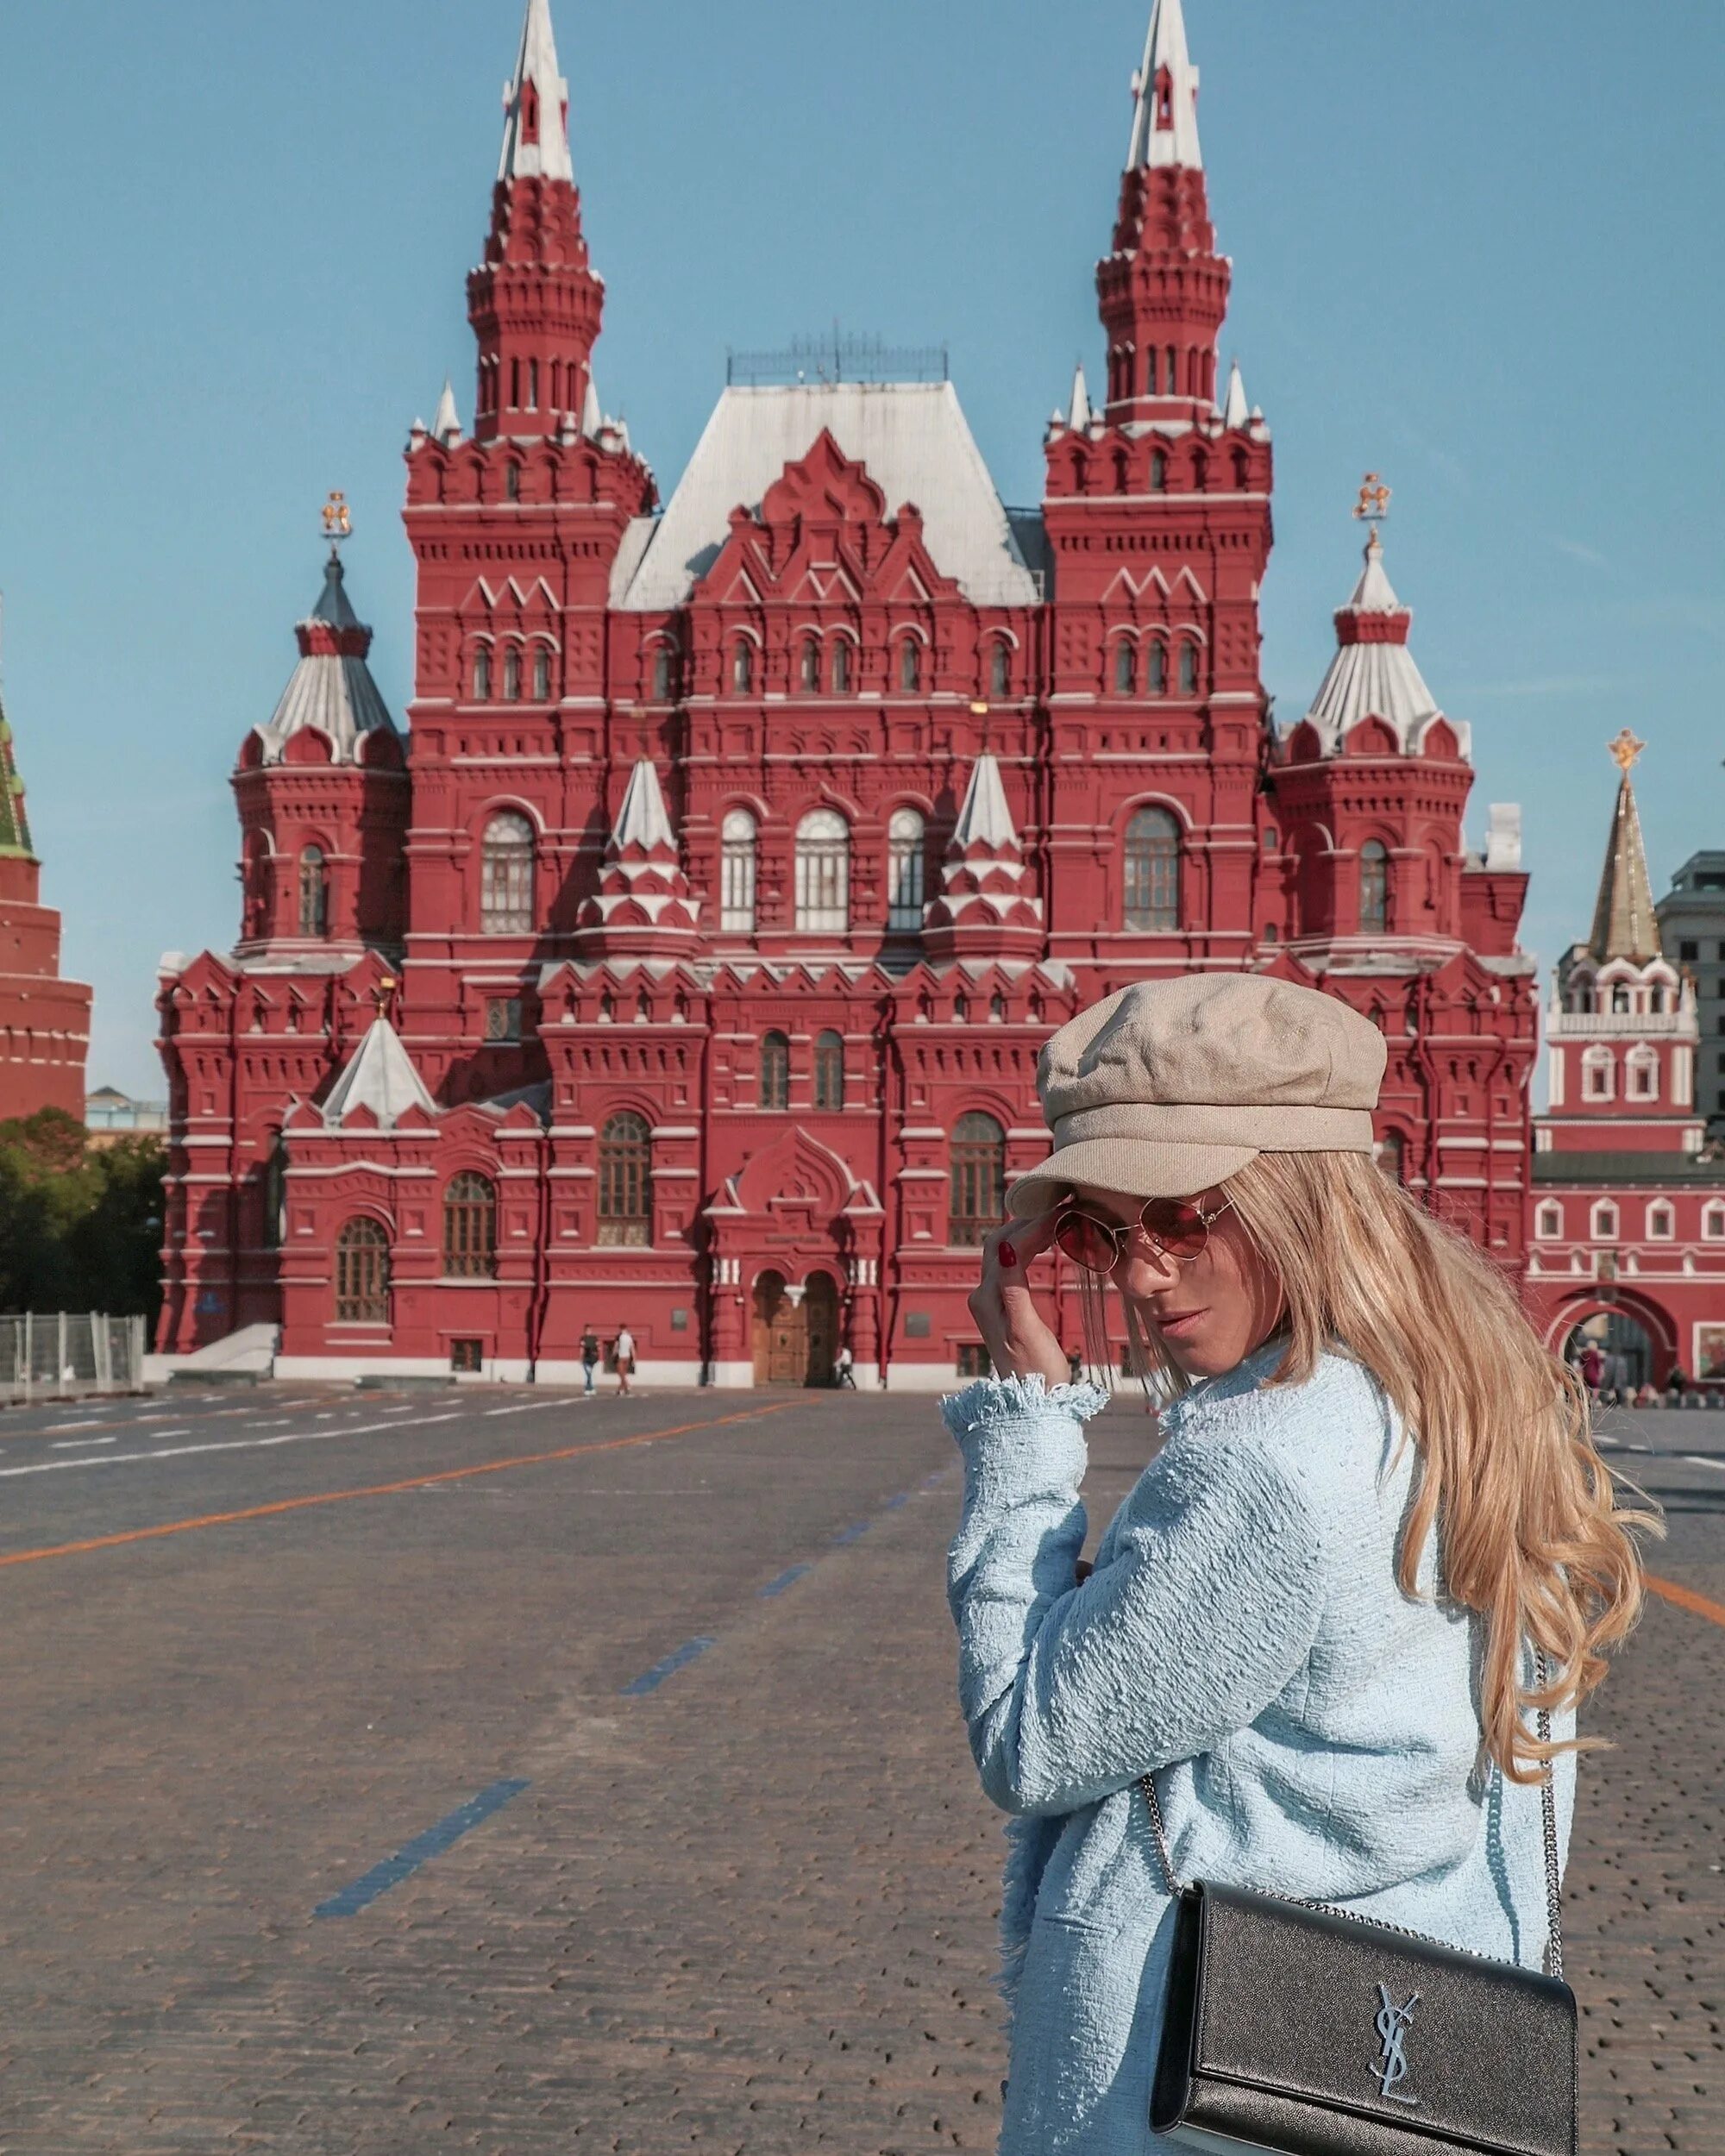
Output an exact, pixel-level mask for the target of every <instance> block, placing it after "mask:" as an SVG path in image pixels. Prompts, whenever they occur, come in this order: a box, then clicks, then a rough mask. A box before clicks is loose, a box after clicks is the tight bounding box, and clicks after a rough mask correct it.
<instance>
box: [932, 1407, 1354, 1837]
mask: <svg viewBox="0 0 1725 2156" xmlns="http://www.w3.org/2000/svg"><path fill="white" fill-rule="evenodd" d="M1100 1405H1101V1395H1099V1394H1097V1393H1095V1391H1094V1390H1093V1389H1092V1388H1068V1387H1064V1386H1062V1387H1059V1388H1057V1389H1056V1390H1055V1392H1054V1393H1052V1394H1051V1395H1044V1392H1043V1390H1042V1387H1041V1384H1040V1381H1039V1380H1036V1379H1032V1380H1029V1381H1025V1382H1020V1381H1018V1380H1011V1381H1008V1382H1007V1383H1005V1384H988V1385H975V1386H972V1387H970V1388H969V1389H968V1390H967V1391H966V1392H963V1393H961V1394H959V1395H957V1397H956V1398H955V1399H953V1400H951V1401H948V1402H947V1403H946V1420H947V1425H948V1427H949V1428H950V1430H951V1431H952V1432H953V1435H954V1436H955V1438H957V1441H958V1445H959V1448H960V1450H961V1451H962V1452H963V1456H964V1465H965V1487H964V1510H963V1517H962V1518H961V1520H960V1522H959V1527H958V1532H957V1536H956V1537H955V1539H954V1540H953V1543H952V1546H951V1549H950V1552H949V1557H948V1566H947V1595H948V1600H949V1601H950V1604H951V1608H952V1613H953V1617H954V1620H955V1621H956V1622H957V1626H958V1638H959V1697H960V1703H961V1705H962V1707H963V1713H964V1719H965V1722H966V1724H967V1725H968V1727H969V1733H970V1749H971V1752H972V1753H973V1754H974V1756H975V1761H976V1765H977V1768H978V1771H980V1773H981V1775H982V1786H983V1788H984V1789H985V1790H986V1791H987V1793H988V1796H989V1797H990V1798H992V1800H993V1801H994V1802H995V1803H996V1804H998V1805H999V1806H1000V1808H1001V1809H1002V1810H1004V1811H1007V1812H1016V1813H1058V1812H1071V1811H1076V1810H1077V1809H1078V1808H1080V1807H1081V1806H1082V1805H1085V1804H1089V1803H1094V1802H1096V1801H1097V1800H1098V1799H1099V1798H1101V1797H1104V1796H1109V1795H1111V1794H1112V1793H1113V1791H1114V1790H1116V1789H1126V1788H1129V1787H1130V1786H1131V1785H1132V1783H1134V1782H1136V1781H1137V1780H1138V1777H1139V1776H1140V1775H1142V1774H1144V1773H1145V1772H1146V1771H1148V1770H1150V1769H1151V1768H1153V1767H1159V1766H1165V1765H1167V1764H1169V1763H1170V1761H1172V1760H1176V1759H1185V1758H1191V1757H1192V1756H1193V1755H1194V1754H1195V1753H1197V1752H1204V1751H1208V1750H1209V1749H1211V1748H1212V1747H1213V1746H1214V1745H1217V1744H1219V1743H1220V1741H1221V1740H1222V1739H1224V1738H1226V1737H1227V1736H1230V1735H1232V1734H1233V1733H1235V1732H1236V1731H1238V1730H1241V1729H1244V1728H1245V1727H1247V1726H1248V1725H1249V1724H1250V1723H1251V1722H1253V1721H1255V1720H1257V1718H1258V1715H1259V1714H1262V1713H1263V1711H1264V1708H1266V1707H1267V1706H1269V1704H1270V1702H1271V1701H1272V1700H1274V1699H1275V1698H1276V1697H1277V1695H1278V1694H1279V1693H1280V1692H1281V1691H1282V1689H1283V1687H1284V1686H1285V1685H1286V1684H1287V1683H1288V1682H1289V1679H1290V1678H1291V1677H1293V1676H1294V1675H1295V1672H1296V1671H1297V1670H1299V1669H1300V1667H1301V1665H1302V1663H1303V1662H1304V1661H1305V1658H1306V1656H1307V1654H1308V1651H1309V1650H1310V1647H1311V1645H1312V1641H1313V1639H1314V1636H1315V1634H1316V1631H1317V1626H1318V1619H1319V1615H1320V1609H1321V1606H1322V1601H1323V1592H1324V1589H1323V1565H1322V1548H1321V1544H1320V1537H1319V1533H1318V1531H1317V1528H1316V1526H1315V1524H1314V1520H1313V1518H1312V1514H1311V1512H1310V1509H1309V1507H1308V1504H1307V1501H1306V1500H1305V1498H1304V1496H1303V1495H1302V1492H1301V1490H1300V1489H1299V1487H1298V1485H1297V1483H1296V1482H1295V1481H1294V1479H1293V1478H1292V1477H1291V1476H1289V1474H1288V1473H1287V1471H1286V1470H1284V1469H1283V1467H1282V1466H1281V1465H1280V1463H1278V1462H1277V1460H1276V1459H1275V1457H1273V1456H1272V1455H1271V1454H1270V1452H1269V1451H1267V1450H1266V1449H1265V1448H1264V1446H1263V1445H1260V1444H1259V1443H1258V1442H1257V1441H1256V1440H1255V1439H1254V1438H1253V1437H1252V1436H1251V1432H1250V1431H1249V1430H1247V1429H1245V1428H1241V1427H1239V1423H1240V1421H1241V1420H1242V1418H1241V1417H1240V1416H1239V1412H1238V1411H1239V1407H1241V1406H1243V1405H1244V1403H1241V1402H1233V1403H1222V1404H1220V1405H1219V1407H1218V1410H1217V1411H1215V1412H1214V1413H1209V1414H1202V1415H1199V1416H1196V1417H1194V1418H1192V1419H1191V1422H1190V1424H1189V1426H1187V1427H1185V1428H1182V1430H1181V1431H1180V1432H1179V1433H1178V1434H1177V1435H1176V1436H1175V1437H1172V1438H1170V1440H1169V1443H1168V1445H1167V1446H1166V1447H1165V1448H1164V1451H1163V1453H1162V1455H1161V1456H1160V1457H1159V1458H1158V1459H1157V1462H1156V1463H1155V1464H1154V1465H1153V1466H1152V1467H1151V1469H1150V1470H1149V1471H1148V1472H1147V1474H1146V1475H1145V1477H1144V1478H1143V1480H1142V1481H1141V1482H1140V1483H1139V1485H1138V1489H1137V1490H1136V1491H1135V1492H1134V1494H1133V1497H1132V1502H1131V1504H1130V1506H1129V1507H1128V1508H1127V1511H1126V1514H1125V1515H1124V1516H1123V1518H1122V1520H1121V1521H1120V1524H1119V1526H1117V1527H1116V1529H1115V1534H1114V1547H1113V1557H1112V1559H1111V1561H1110V1562H1109V1563H1108V1564H1107V1565H1105V1566H1103V1567H1102V1569H1101V1570H1100V1571H1097V1572H1095V1573H1093V1574H1092V1575H1091V1576H1090V1577H1089V1578H1088V1580H1086V1581H1085V1583H1084V1584H1083V1585H1082V1587H1076V1588H1075V1587H1074V1585H1073V1568H1074V1564H1075V1561H1076V1557H1077V1555H1078V1552H1079V1551H1080V1549H1081V1548H1082V1545H1083V1539H1084V1509H1083V1507H1082V1504H1081V1503H1080V1501H1079V1498H1078V1485H1079V1482H1080V1480H1081V1479H1082V1475H1083V1471H1084V1467H1085V1463H1086V1451H1085V1445H1084V1437H1083V1431H1082V1420H1081V1419H1082V1417H1084V1416H1087V1415H1088V1414H1092V1413H1095V1409H1096V1407H1099V1406H1100ZM1231 1410H1232V1412H1231Z"/></svg>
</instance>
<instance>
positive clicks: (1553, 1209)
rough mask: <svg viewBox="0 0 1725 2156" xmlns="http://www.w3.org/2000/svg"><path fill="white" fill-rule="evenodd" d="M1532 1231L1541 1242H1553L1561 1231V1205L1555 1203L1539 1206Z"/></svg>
mask: <svg viewBox="0 0 1725 2156" xmlns="http://www.w3.org/2000/svg"><path fill="white" fill-rule="evenodd" d="M1534 1233H1535V1234H1536V1235H1537V1236H1538V1237H1539V1238H1540V1242H1542V1243H1555V1242H1556V1241H1557V1240H1558V1238H1559V1237H1560V1236H1561V1235H1562V1233H1563V1207H1562V1206H1560V1205H1557V1204H1555V1203H1553V1204H1550V1205H1543V1206H1540V1213H1539V1219H1537V1220H1536V1221H1535V1223H1534Z"/></svg>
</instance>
